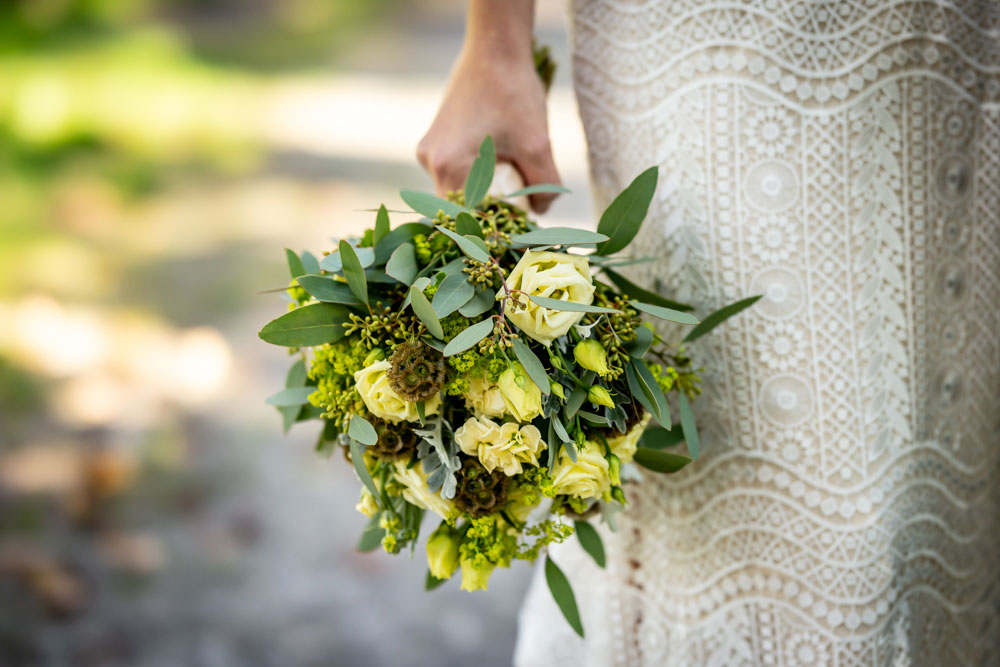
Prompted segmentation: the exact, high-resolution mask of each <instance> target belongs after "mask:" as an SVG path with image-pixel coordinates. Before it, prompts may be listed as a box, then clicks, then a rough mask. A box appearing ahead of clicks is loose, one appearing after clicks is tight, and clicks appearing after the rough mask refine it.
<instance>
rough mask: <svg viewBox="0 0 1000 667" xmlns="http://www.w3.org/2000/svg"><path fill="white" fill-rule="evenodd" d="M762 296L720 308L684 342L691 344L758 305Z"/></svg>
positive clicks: (689, 334) (693, 330) (690, 332)
mask: <svg viewBox="0 0 1000 667" xmlns="http://www.w3.org/2000/svg"><path fill="white" fill-rule="evenodd" d="M762 296H763V294H758V295H757V296H751V297H749V298H746V299H743V300H741V301H737V302H736V303H731V304H729V305H728V306H725V307H723V308H720V309H719V310H717V311H715V312H714V313H712V314H711V315H709V316H708V317H706V318H705V319H704V320H702V322H701V324H699V325H698V326H696V327H695V328H694V329H691V331H689V332H688V335H687V336H686V337H685V338H684V341H685V342H691V341H693V340H697V339H698V338H701V337H702V336H704V335H705V334H707V333H708V332H709V331H711V330H712V329H714V328H715V327H717V326H719V325H720V324H722V323H723V322H725V321H726V320H728V319H729V318H730V317H732V316H733V315H736V314H737V313H739V312H740V311H742V310H744V309H746V308H749V307H750V306H752V305H754V304H755V303H757V301H759V300H760V298H761V297H762Z"/></svg>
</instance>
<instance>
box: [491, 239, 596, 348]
mask: <svg viewBox="0 0 1000 667" xmlns="http://www.w3.org/2000/svg"><path fill="white" fill-rule="evenodd" d="M507 286H508V287H509V288H510V289H516V290H520V291H522V292H524V294H525V295H531V296H541V297H547V298H549V299H558V300H559V301H570V302H572V303H580V304H584V305H590V304H591V303H592V302H593V300H594V279H593V278H592V277H591V275H590V263H589V261H588V260H587V258H586V257H583V256H581V255H568V254H566V253H562V252H548V251H543V252H537V251H533V250H527V251H525V253H524V255H523V256H522V257H521V260H520V261H519V262H518V263H517V266H515V267H514V270H513V271H511V272H510V275H509V276H508V277H507ZM503 295H504V291H503V290H500V292H498V293H497V298H498V299H499V298H501V297H503ZM521 301H522V302H525V301H526V302H527V303H525V305H526V306H527V308H518V309H517V310H516V311H514V309H512V308H510V307H509V306H508V308H507V309H506V310H505V314H506V316H507V318H508V319H509V320H510V321H511V322H513V323H514V324H516V325H517V326H518V328H519V329H521V331H523V332H524V333H525V334H527V335H528V336H529V337H531V338H533V339H535V340H537V341H538V342H539V343H541V344H542V345H551V344H552V341H553V340H555V339H556V338H559V336H565V335H566V334H567V333H568V332H569V330H570V328H571V327H572V326H573V325H574V324H576V323H577V322H579V321H580V318H582V317H583V313H574V312H572V311H568V310H551V309H549V308H543V307H542V306H539V305H538V304H536V303H535V302H534V301H531V300H530V299H525V298H523V297H522V299H521Z"/></svg>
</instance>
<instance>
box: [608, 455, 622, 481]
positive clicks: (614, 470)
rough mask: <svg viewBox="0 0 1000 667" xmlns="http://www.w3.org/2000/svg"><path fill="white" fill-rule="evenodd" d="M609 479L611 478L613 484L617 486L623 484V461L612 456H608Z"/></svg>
mask: <svg viewBox="0 0 1000 667" xmlns="http://www.w3.org/2000/svg"><path fill="white" fill-rule="evenodd" d="M608 477H610V478H611V483H612V484H614V485H615V486H620V485H621V483H622V460H621V459H620V458H618V457H617V456H615V455H614V454H610V455H609V456H608Z"/></svg>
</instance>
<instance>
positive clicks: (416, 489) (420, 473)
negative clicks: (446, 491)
mask: <svg viewBox="0 0 1000 667" xmlns="http://www.w3.org/2000/svg"><path fill="white" fill-rule="evenodd" d="M393 467H394V468H395V470H394V471H393V477H395V478H396V481H397V482H399V483H400V484H402V485H403V487H404V488H403V498H405V499H406V501H407V502H410V503H413V504H414V505H416V506H417V507H419V508H421V509H425V510H430V511H432V512H434V513H435V514H437V515H438V516H439V517H441V518H442V519H446V518H448V514H449V513H450V512H451V501H450V500H446V499H444V498H442V497H441V494H440V493H438V492H437V491H431V490H430V488H428V486H427V475H425V474H424V467H423V465H422V464H420V463H418V464H417V465H415V466H413V467H412V468H408V467H407V463H406V462H405V461H394V462H393Z"/></svg>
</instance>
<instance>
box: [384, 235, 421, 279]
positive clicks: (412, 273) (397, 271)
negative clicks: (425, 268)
mask: <svg viewBox="0 0 1000 667" xmlns="http://www.w3.org/2000/svg"><path fill="white" fill-rule="evenodd" d="M417 270H418V269H417V253H416V250H415V249H414V247H413V244H412V243H404V244H403V245H401V246H399V247H398V248H396V250H395V251H394V252H393V253H392V255H391V256H390V257H389V261H388V262H386V264H385V272H386V274H387V275H390V276H392V277H393V278H395V279H396V280H398V281H399V282H401V283H403V284H404V285H410V284H411V283H412V282H413V279H414V278H416V277H417Z"/></svg>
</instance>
